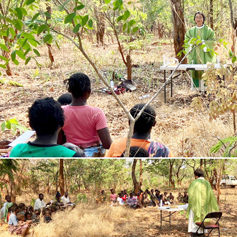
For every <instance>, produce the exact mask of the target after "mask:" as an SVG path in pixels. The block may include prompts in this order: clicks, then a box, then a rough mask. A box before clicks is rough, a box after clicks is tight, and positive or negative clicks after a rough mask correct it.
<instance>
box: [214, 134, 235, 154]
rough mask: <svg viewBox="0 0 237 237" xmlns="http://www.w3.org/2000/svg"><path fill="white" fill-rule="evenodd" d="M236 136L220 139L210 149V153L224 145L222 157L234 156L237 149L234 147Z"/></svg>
mask: <svg viewBox="0 0 237 237" xmlns="http://www.w3.org/2000/svg"><path fill="white" fill-rule="evenodd" d="M236 142H237V137H227V138H224V139H221V140H220V141H219V142H218V143H217V144H216V145H215V146H213V147H212V148H211V150H210V153H216V152H218V151H219V150H220V149H221V148H223V147H224V152H223V157H236V156H237V149H234V148H235V147H236V146H237V143H236Z"/></svg>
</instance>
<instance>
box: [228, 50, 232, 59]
mask: <svg viewBox="0 0 237 237" xmlns="http://www.w3.org/2000/svg"><path fill="white" fill-rule="evenodd" d="M229 55H230V57H231V58H232V57H233V52H232V51H231V50H230V51H229Z"/></svg>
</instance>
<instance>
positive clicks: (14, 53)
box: [11, 50, 16, 61]
mask: <svg viewBox="0 0 237 237" xmlns="http://www.w3.org/2000/svg"><path fill="white" fill-rule="evenodd" d="M11 58H12V61H14V60H15V59H16V51H15V50H14V51H13V52H12V53H11Z"/></svg>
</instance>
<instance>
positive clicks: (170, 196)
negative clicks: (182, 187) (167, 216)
mask: <svg viewBox="0 0 237 237" xmlns="http://www.w3.org/2000/svg"><path fill="white" fill-rule="evenodd" d="M168 200H169V202H170V204H173V202H174V196H173V194H172V193H170V195H169V196H168Z"/></svg>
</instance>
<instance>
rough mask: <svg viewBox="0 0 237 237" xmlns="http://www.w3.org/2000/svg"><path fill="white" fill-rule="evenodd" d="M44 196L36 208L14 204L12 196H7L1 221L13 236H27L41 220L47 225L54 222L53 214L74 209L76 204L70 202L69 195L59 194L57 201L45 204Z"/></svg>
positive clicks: (1, 212)
mask: <svg viewBox="0 0 237 237" xmlns="http://www.w3.org/2000/svg"><path fill="white" fill-rule="evenodd" d="M43 199H44V195H43V194H42V193H40V194H39V198H37V199H36V200H35V202H34V207H33V206H31V205H29V206H26V205H25V203H19V204H18V205H17V204H16V203H13V202H12V201H11V196H9V195H6V196H5V200H6V202H5V203H4V204H3V206H2V208H1V210H0V217H1V221H2V222H5V223H8V229H9V231H10V233H11V234H17V235H21V236H25V235H26V234H27V233H28V232H29V228H30V226H34V225H37V224H39V223H40V222H41V220H42V221H43V222H45V223H49V222H50V221H52V218H51V216H52V214H53V213H55V212H57V211H60V210H65V209H66V208H68V207H71V208H74V207H75V204H74V203H71V202H70V199H69V196H68V193H67V192H65V194H64V195H63V196H61V194H60V193H59V192H57V193H56V196H55V200H51V201H50V202H48V203H45V202H44V200H43Z"/></svg>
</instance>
